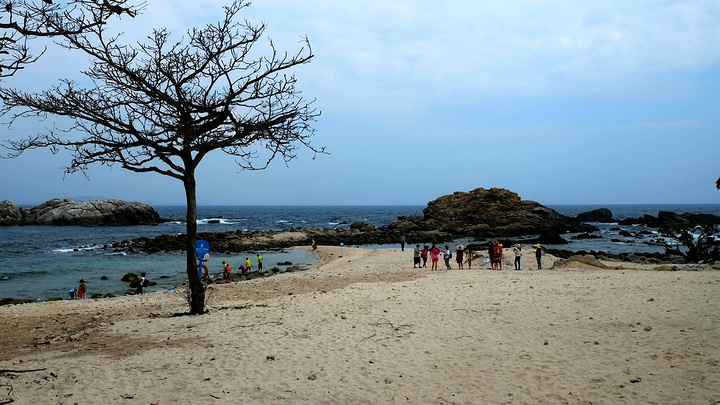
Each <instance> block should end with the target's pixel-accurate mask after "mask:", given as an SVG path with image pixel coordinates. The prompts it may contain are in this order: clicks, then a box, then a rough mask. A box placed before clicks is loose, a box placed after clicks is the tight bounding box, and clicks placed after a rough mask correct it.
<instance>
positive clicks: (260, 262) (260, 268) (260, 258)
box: [257, 253, 263, 272]
mask: <svg viewBox="0 0 720 405" xmlns="http://www.w3.org/2000/svg"><path fill="white" fill-rule="evenodd" d="M257 261H258V271H259V272H262V262H263V257H262V256H260V254H259V253H258V255H257Z"/></svg>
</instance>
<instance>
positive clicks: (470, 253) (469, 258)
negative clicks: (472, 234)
mask: <svg viewBox="0 0 720 405" xmlns="http://www.w3.org/2000/svg"><path fill="white" fill-rule="evenodd" d="M474 254H475V252H473V250H472V249H470V248H467V249H466V250H465V256H467V262H468V270H470V269H472V259H473V255H474Z"/></svg>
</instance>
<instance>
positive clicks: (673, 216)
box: [618, 211, 720, 228]
mask: <svg viewBox="0 0 720 405" xmlns="http://www.w3.org/2000/svg"><path fill="white" fill-rule="evenodd" d="M686 222H695V223H708V224H715V225H720V216H718V215H713V214H693V213H690V212H685V213H683V214H677V213H675V212H669V211H659V212H658V215H657V216H656V217H655V216H652V215H647V214H645V215H643V216H642V217H639V218H627V219H623V220H622V221H619V222H618V223H619V224H620V225H645V226H649V227H653V228H659V227H661V226H665V225H672V224H682V223H686Z"/></svg>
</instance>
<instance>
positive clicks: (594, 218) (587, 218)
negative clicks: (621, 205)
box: [575, 208, 615, 223]
mask: <svg viewBox="0 0 720 405" xmlns="http://www.w3.org/2000/svg"><path fill="white" fill-rule="evenodd" d="M575 218H577V220H578V221H580V222H604V223H608V222H615V221H614V220H613V217H612V211H610V210H609V209H607V208H598V209H596V210H592V211H586V212H582V213H580V214H578V215H577V216H576V217H575Z"/></svg>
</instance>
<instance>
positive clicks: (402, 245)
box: [400, 235, 405, 252]
mask: <svg viewBox="0 0 720 405" xmlns="http://www.w3.org/2000/svg"><path fill="white" fill-rule="evenodd" d="M400 251H401V252H404V251H405V235H402V236H401V237H400Z"/></svg>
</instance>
